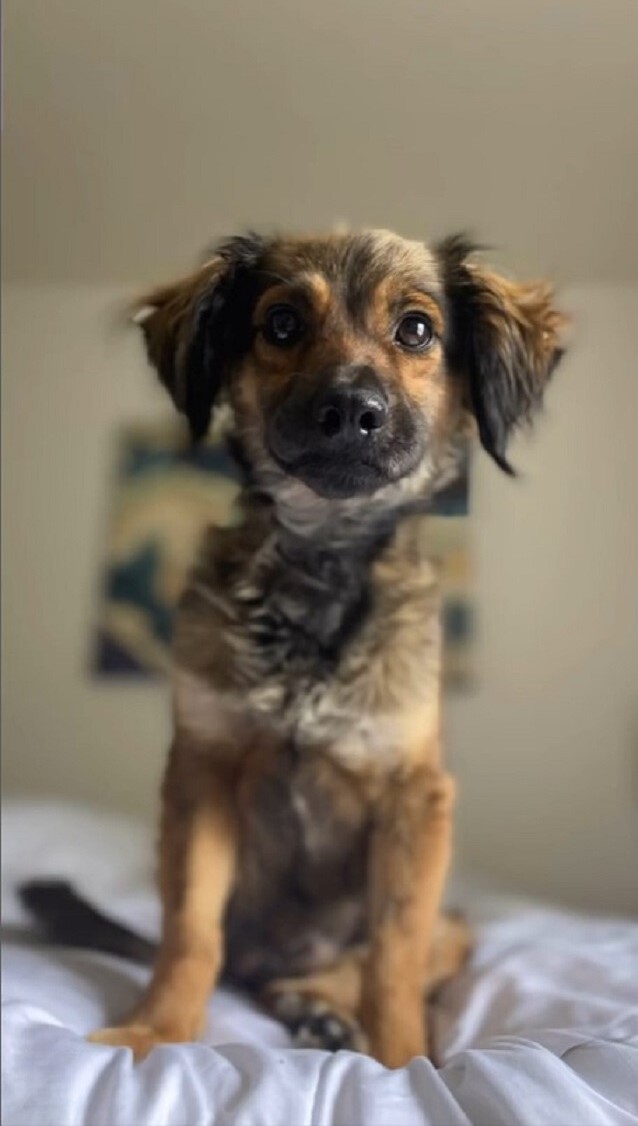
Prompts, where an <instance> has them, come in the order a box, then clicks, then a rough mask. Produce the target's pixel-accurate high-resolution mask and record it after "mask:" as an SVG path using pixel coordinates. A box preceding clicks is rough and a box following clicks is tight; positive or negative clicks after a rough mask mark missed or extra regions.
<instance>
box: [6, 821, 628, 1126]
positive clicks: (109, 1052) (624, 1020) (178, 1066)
mask: <svg viewBox="0 0 638 1126" xmlns="http://www.w3.org/2000/svg"><path fill="white" fill-rule="evenodd" d="M151 857H152V849H151V842H150V839H149V836H148V834H147V833H146V832H145V830H144V829H143V828H141V827H140V826H136V825H134V824H132V823H130V822H126V821H123V820H122V819H119V818H114V817H108V816H106V815H104V814H102V813H100V814H97V813H95V812H94V811H89V810H84V809H79V808H77V807H65V806H61V805H59V804H58V805H56V804H51V803H48V804H34V803H10V804H8V805H7V806H6V807H5V810H4V815H3V848H2V869H3V870H2V915H3V924H4V926H5V927H7V928H9V930H11V928H14V927H17V926H21V925H24V924H25V923H26V922H27V920H26V919H25V917H24V915H23V914H22V912H21V909H20V907H19V905H18V903H17V901H16V899H15V895H14V894H13V888H14V887H15V884H16V882H18V881H19V880H21V879H24V878H25V877H27V876H34V875H40V876H41V875H56V876H65V877H68V878H70V879H72V880H73V881H74V882H75V883H76V885H77V886H78V887H79V888H80V889H82V890H84V891H85V892H88V893H90V894H91V896H92V898H93V899H94V900H95V901H96V902H97V903H98V904H101V905H102V906H104V907H105V908H108V909H109V910H110V911H111V912H113V913H116V914H117V915H118V917H119V918H121V919H123V920H125V921H129V922H131V923H133V924H134V925H136V926H137V927H138V928H139V929H143V930H144V931H145V932H146V933H147V934H149V935H153V934H155V933H156V931H157V904H156V900H155V897H154V894H153V892H152V882H151V872H152V859H151ZM462 900H463V903H464V904H465V905H468V904H469V909H470V914H471V915H472V916H473V918H474V920H475V921H476V923H477V927H478V937H479V941H478V947H477V950H476V953H475V955H474V957H473V959H472V962H471V964H470V966H469V967H468V969H467V970H466V971H465V972H464V974H462V975H461V977H460V978H459V979H458V980H457V981H455V982H454V983H453V984H451V985H450V986H448V987H447V988H446V989H445V990H444V991H443V993H442V995H441V997H440V999H439V1002H438V1004H437V1006H436V1015H435V1029H436V1038H437V1042H438V1044H439V1048H440V1050H441V1051H442V1056H443V1060H444V1063H443V1066H442V1067H441V1069H440V1070H438V1071H437V1070H436V1069H435V1068H434V1067H433V1066H432V1065H431V1064H430V1063H429V1062H428V1061H427V1060H425V1059H416V1060H414V1061H413V1062H412V1063H411V1064H410V1065H409V1066H408V1067H406V1068H404V1069H402V1070H400V1071H387V1070H386V1069H385V1068H383V1067H381V1066H380V1065H379V1064H378V1063H376V1062H375V1061H373V1060H371V1059H368V1058H366V1057H363V1056H358V1055H355V1054H353V1053H349V1052H339V1053H337V1054H336V1055H334V1056H331V1055H329V1054H327V1053H325V1052H319V1051H313V1050H293V1049H291V1048H290V1047H289V1041H288V1037H287V1035H286V1033H285V1031H284V1030H283V1029H282V1028H281V1027H280V1026H279V1025H277V1024H276V1023H274V1022H273V1021H272V1020H270V1019H269V1018H268V1017H266V1016H265V1015H263V1014H262V1013H260V1012H258V1011H257V1010H256V1009H255V1008H254V1007H253V1006H251V1005H250V1004H249V1003H248V1002H247V1001H246V1000H245V999H244V998H241V997H238V996H235V995H233V994H232V993H230V992H229V991H227V990H219V991H218V993H217V994H216V996H215V998H214V999H213V1000H212V1002H211V1004H210V1010H209V1023H208V1028H207V1031H206V1034H205V1036H204V1038H203V1041H202V1042H201V1043H197V1044H188V1045H180V1046H177V1045H176V1046H166V1047H161V1048H158V1049H156V1050H155V1051H154V1052H153V1053H152V1054H151V1055H150V1056H149V1057H148V1059H146V1060H145V1061H144V1062H143V1063H141V1064H139V1065H137V1066H134V1065H133V1062H132V1059H131V1054H130V1052H129V1051H128V1050H126V1049H114V1048H108V1047H101V1046H96V1045H90V1044H88V1043H86V1041H85V1040H84V1035H85V1033H86V1032H88V1031H89V1030H90V1029H92V1028H94V1027H96V1026H99V1025H101V1024H103V1023H104V1022H109V1021H112V1020H113V1019H114V1018H116V1017H117V1016H118V1014H121V1013H122V1012H123V1011H124V1010H126V1008H127V1006H128V1005H129V1004H130V1003H131V1002H132V1000H133V998H134V997H135V995H136V994H137V991H138V989H139V986H140V984H141V983H142V981H143V980H144V979H145V976H146V971H144V970H142V969H139V968H137V967H134V966H132V965H129V964H128V963H125V962H122V961H118V960H117V959H114V958H109V957H107V956H101V955H96V954H90V953H87V952H81V951H73V950H53V949H50V948H44V947H42V946H39V945H37V944H34V943H32V942H30V941H29V940H28V938H27V939H25V940H19V939H13V940H11V941H7V942H6V943H5V946H4V951H3V965H2V970H3V1006H2V1047H3V1051H2V1094H3V1100H2V1107H3V1110H2V1122H3V1126H200V1124H201V1126H204V1124H206V1126H231V1124H232V1126H262V1124H263V1126H417V1124H418V1126H425V1124H433V1126H456V1124H457V1123H458V1124H461V1123H463V1124H464V1126H467V1124H468V1123H471V1124H473V1126H483V1124H485V1126H500V1124H503V1126H518V1124H520V1126H528V1124H529V1126H532V1124H533V1126H536V1124H543V1126H597V1124H613V1126H620V1124H628V1123H635V1124H638V924H637V923H636V922H634V921H630V920H623V919H610V918H589V917H583V916H579V915H576V914H571V913H567V912H563V911H557V910H552V909H550V908H546V907H542V906H537V905H534V904H529V903H522V902H514V901H512V900H509V899H504V898H502V897H494V896H493V895H492V896H489V897H486V896H485V894H484V893H481V894H480V895H476V894H474V895H472V894H470V893H469V892H468V891H467V889H466V893H465V895H464V896H462Z"/></svg>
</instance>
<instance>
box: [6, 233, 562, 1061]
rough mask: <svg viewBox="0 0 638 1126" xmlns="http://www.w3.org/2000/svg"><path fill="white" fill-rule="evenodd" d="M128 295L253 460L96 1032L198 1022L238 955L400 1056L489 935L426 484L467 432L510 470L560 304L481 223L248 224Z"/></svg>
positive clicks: (284, 1006) (193, 1032)
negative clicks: (456, 228) (461, 766)
mask: <svg viewBox="0 0 638 1126" xmlns="http://www.w3.org/2000/svg"><path fill="white" fill-rule="evenodd" d="M135 319H136V320H137V321H138V323H139V324H140V325H141V327H142V330H143V333H144V337H145V342H146V348H147V351H148V356H149V358H150V361H151V363H152V364H153V365H154V366H155V368H156V369H157V371H158V373H159V376H160V379H161V381H162V383H163V384H164V385H165V386H166V388H167V389H168V391H169V392H170V394H171V396H172V397H173V399H174V401H175V404H176V406H177V408H178V409H179V410H180V411H181V412H183V413H184V414H185V415H186V418H187V419H188V422H189V424H190V427H191V430H192V434H193V436H194V437H195V438H196V439H200V438H202V437H204V436H205V435H206V433H207V431H208V429H209V425H210V422H211V416H212V413H213V411H214V410H215V408H216V407H218V406H220V405H222V404H225V405H226V407H227V409H228V413H229V419H230V427H231V430H230V438H231V441H232V444H233V448H234V450H235V452H236V456H237V459H238V462H239V464H240V466H241V467H242V469H243V471H244V486H243V490H242V494H241V500H240V509H241V519H240V520H239V522H238V523H237V524H236V525H235V526H233V527H229V528H211V529H210V530H209V531H208V532H207V534H206V536H205V539H204V542H203V545H202V550H201V554H200V557H199V559H198V561H197V563H196V565H195V567H194V569H193V571H192V574H191V576H190V580H189V582H188V586H187V589H186V591H185V593H184V595H183V598H182V600H181V603H180V606H179V610H178V613H177V618H176V633H175V641H174V676H173V700H174V728H175V734H174V741H173V746H172V749H171V752H170V757H169V762H168V766H167V770H166V775H165V779H164V786H163V812H162V821H161V864H160V868H161V876H160V883H161V894H162V900H163V910H164V916H163V918H164V922H163V935H162V940H161V945H160V949H159V952H158V955H157V958H156V962H155V970H154V974H153V978H152V981H151V983H150V985H149V987H148V989H147V990H146V993H145V994H144V996H143V998H142V1000H141V1001H140V1003H139V1005H138V1006H137V1007H136V1009H135V1011H134V1012H133V1013H132V1014H131V1015H130V1016H129V1017H128V1018H127V1020H126V1021H125V1022H124V1023H123V1024H122V1025H120V1026H118V1027H116V1028H109V1029H105V1030H103V1031H101V1032H98V1033H96V1034H95V1035H94V1036H93V1037H92V1039H93V1040H95V1041H97V1042H99V1043H102V1044H114V1045H129V1046H130V1047H132V1048H133V1050H134V1052H135V1054H136V1055H138V1056H141V1055H144V1054H145V1053H146V1052H148V1050H149V1049H150V1048H152V1047H153V1045H155V1044H158V1043H163V1042H167V1041H185V1040H192V1039H193V1038H194V1037H196V1036H197V1035H198V1033H199V1032H200V1030H201V1028H202V1023H203V1020H204V1015H205V1006H206V1002H207V999H208V996H209V994H210V992H211V990H212V989H213V988H214V986H215V983H216V981H217V980H218V978H219V976H220V974H221V973H222V972H223V973H224V975H225V977H226V978H227V979H229V980H232V981H234V982H237V983H241V984H242V985H244V986H245V987H248V988H249V989H251V990H252V991H253V992H255V993H257V994H258V995H259V996H260V997H261V999H262V1000H263V1002H264V1003H265V1004H266V1005H267V1006H268V1008H269V1010H270V1011H271V1012H273V1013H274V1014H275V1015H276V1016H278V1017H279V1018H280V1019H282V1020H283V1021H284V1022H285V1023H287V1025H288V1026H289V1027H290V1028H291V1030H292V1031H293V1033H294V1037H295V1040H296V1042H297V1043H298V1044H304V1045H316V1046H323V1047H331V1048H335V1047H340V1046H343V1047H354V1048H358V1049H360V1050H363V1051H369V1052H370V1053H371V1054H372V1055H373V1056H375V1057H376V1058H377V1059H379V1060H381V1061H382V1062H383V1063H384V1064H386V1065H387V1066H389V1067H397V1066H400V1065H402V1064H405V1063H406V1062H407V1061H408V1060H410V1059H411V1058H412V1057H413V1056H416V1055H420V1054H423V1053H424V1052H427V1051H428V1037H427V1021H426V1007H425V995H426V994H427V993H428V992H429V991H431V990H432V989H433V988H434V987H435V986H436V985H438V984H439V983H440V982H441V981H442V980H444V979H445V978H446V977H448V976H450V975H451V974H453V973H454V972H455V971H456V970H457V969H458V968H459V966H460V965H461V964H462V962H463V960H464V958H465V957H466V954H467V951H468V947H469V939H468V934H467V930H466V928H465V926H464V924H463V923H462V922H461V921H460V920H458V919H455V918H453V917H450V916H444V915H442V914H441V913H440V906H441V899H442V894H443V890H444V884H445V880H446V873H447V870H448V865H449V861H450V853H451V848H452V843H451V835H452V816H453V807H454V783H453V780H452V778H451V777H450V776H449V775H448V774H447V773H446V772H445V769H444V766H443V761H442V754H441V736H440V727H441V716H440V669H441V640H440V622H439V602H438V596H437V583H436V576H435V574H434V571H433V568H432V566H431V565H430V563H429V562H428V535H427V519H426V515H427V509H428V506H429V505H430V503H431V500H432V497H433V496H434V494H435V493H436V492H437V491H439V490H441V489H442V488H443V487H444V486H445V485H447V484H449V483H450V481H452V480H453V479H454V477H455V476H456V475H457V474H458V472H459V468H460V466H461V463H462V459H463V457H464V452H465V450H466V444H467V440H468V438H470V437H471V436H472V434H473V433H478V437H479V439H480V442H481V443H482V445H483V447H484V448H485V450H486V451H487V452H488V454H490V455H491V457H492V458H493V459H494V460H495V461H496V463H497V464H498V465H499V466H500V467H501V468H502V469H504V470H505V471H506V472H511V468H510V465H509V463H508V461H507V454H506V447H507V442H508V438H509V436H510V434H511V432H512V430H513V429H514V428H515V427H516V426H517V425H518V424H520V423H522V422H525V421H528V420H529V419H530V418H531V416H532V415H533V413H534V411H535V409H536V408H537V407H538V406H539V405H540V403H541V399H542V395H543V390H544V387H545V385H546V382H547V380H548V378H549V376H550V375H551V373H552V371H553V369H554V367H555V365H556V363H557V361H558V359H559V357H560V355H561V339H560V338H561V334H562V330H563V326H564V324H565V318H564V317H563V316H562V314H561V313H560V312H558V311H557V310H556V308H555V307H554V305H553V303H552V292H551V288H550V287H549V286H547V285H545V284H517V283H515V282H513V281H510V280H506V279H505V278H504V277H502V276H501V275H499V274H498V273H496V272H494V271H493V270H491V269H488V268H487V267H486V266H484V265H482V264H480V263H479V262H477V261H476V259H475V256H474V248H473V247H472V245H471V244H469V243H468V242H467V241H466V240H465V239H463V238H458V237H457V238H451V239H448V240H446V241H444V242H443V243H441V244H439V245H436V246H434V247H432V248H431V249H430V248H427V247H426V246H424V245H423V244H422V243H420V242H410V241H406V240H404V239H402V238H400V237H398V236H396V235H394V234H390V233H388V232H385V231H365V232H363V233H339V234H334V235H330V236H328V237H317V238H296V237H286V238H284V237H259V236H256V235H255V236H253V235H249V236H246V237H237V238H232V239H230V240H228V241H226V242H224V243H222V244H221V245H220V246H219V247H218V249H217V250H216V252H215V253H214V255H213V256H212V257H211V258H210V260H209V261H207V262H206V263H205V265H203V266H202V267H201V268H200V269H199V270H196V271H195V272H194V273H193V274H192V275H191V276H190V277H188V278H186V279H185V280H183V281H180V282H178V283H177V284H175V285H169V286H166V287H163V288H160V289H157V290H155V291H154V292H152V293H150V294H148V295H146V296H145V297H144V298H143V300H141V301H140V303H139V306H138V307H137V310H136V317H135ZM35 898H36V900H37V895H36V896H35ZM26 899H27V901H28V899H29V896H28V893H27V895H26Z"/></svg>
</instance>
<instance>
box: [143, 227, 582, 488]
mask: <svg viewBox="0 0 638 1126" xmlns="http://www.w3.org/2000/svg"><path fill="white" fill-rule="evenodd" d="M473 251H474V247H473V246H472V245H471V244H470V243H468V242H467V241H466V240H464V239H462V238H451V239H448V240H446V241H444V242H443V243H441V244H439V245H436V246H434V247H432V248H431V249H429V248H428V247H426V246H425V245H423V244H422V243H419V242H410V241H407V240H405V239H402V238H400V237H398V236H397V235H393V234H390V233H388V232H386V231H366V232H363V233H347V234H334V235H330V236H327V237H323V238H284V237H272V238H262V237H259V236H252V235H251V236H247V237H238V238H234V239H230V240H228V241H226V242H224V243H222V244H221V245H220V246H219V247H218V248H217V250H216V252H215V254H214V255H213V256H212V257H211V259H210V260H209V261H208V262H207V263H206V264H205V265H204V266H202V267H201V269H199V270H197V271H196V272H195V273H194V274H192V275H191V276H190V277H188V278H186V279H185V280H183V281H181V282H178V283H177V284H175V285H172V286H167V287H165V288H161V289H158V290H156V291H154V292H153V293H151V294H149V295H147V296H146V297H145V298H144V299H143V300H142V301H141V302H140V304H139V306H138V307H137V315H136V319H137V320H138V321H139V322H140V323H141V325H142V328H143V331H144V335H145V339H146V346H147V351H148V355H149V358H150V360H151V362H152V363H153V364H154V366H155V367H156V368H157V370H158V372H159V375H160V378H161V380H162V382H163V383H164V384H165V386H166V387H167V388H168V390H169V392H170V393H171V395H172V397H173V399H174V401H175V404H176V406H177V407H178V409H179V410H180V411H182V412H183V413H184V414H185V415H186V417H187V419H188V421H189V424H190V427H191V431H192V434H193V436H194V437H195V438H201V437H203V436H204V435H205V434H206V432H207V430H208V427H209V424H210V420H211V414H212V411H213V409H214V407H215V406H216V405H217V404H218V403H220V402H222V401H227V402H229V403H230V405H231V407H232V412H233V415H234V420H235V427H236V436H237V438H238V441H239V444H240V447H241V449H242V451H243V455H244V457H245V459H246V461H247V463H248V465H249V467H250V470H251V472H252V474H253V475H254V477H255V478H256V479H257V481H258V483H259V484H260V485H261V486H262V487H266V488H267V489H268V490H269V491H271V492H272V493H273V494H275V493H276V491H277V489H278V488H285V487H288V488H290V486H291V484H294V486H295V488H296V490H297V494H298V495H299V497H300V498H301V499H302V500H303V497H304V496H306V498H308V497H312V498H314V499H315V500H316V499H317V498H318V497H323V498H330V499H331V500H334V498H356V497H360V498H363V497H371V496H375V497H381V498H383V499H387V500H388V502H391V501H392V499H394V498H396V499H397V500H401V499H405V500H408V499H410V498H416V497H421V496H428V495H430V494H431V493H432V492H434V491H435V490H436V488H438V487H440V486H441V484H443V483H446V482H447V481H448V480H449V479H450V477H451V476H453V475H454V472H455V470H456V468H457V466H458V462H459V459H460V457H461V455H462V451H463V448H464V445H465V439H466V438H467V436H468V435H469V434H471V433H472V431H478V435H479V437H480V441H481V443H482V445H483V446H484V448H485V449H486V450H487V452H488V453H489V454H490V455H491V456H492V457H493V458H494V460H495V461H496V463H497V464H498V465H499V466H500V467H501V468H502V469H504V470H505V471H506V472H511V467H510V465H509V462H508V460H507V444H508V439H509V437H510V435H511V433H512V431H513V430H514V429H515V428H516V427H517V426H518V425H519V424H521V423H523V422H526V421H529V420H530V419H531V417H532V416H533V414H534V411H535V410H536V408H537V407H538V406H539V405H540V403H541V400H542V395H543V390H544V388H545V385H546V383H547V380H548V378H549V376H550V375H551V373H552V371H553V369H554V367H555V366H556V363H557V361H558V360H559V358H560V356H561V340H560V337H561V331H562V329H563V326H564V324H565V318H564V317H563V316H562V314H561V313H559V312H558V311H557V310H556V308H555V307H554V305H553V303H552V292H551V288H550V287H549V286H548V285H545V284H518V283H515V282H513V281H510V280H507V279H506V278H505V277H503V276H501V275H499V274H498V273H496V272H494V271H493V270H491V269H488V268H487V267H485V266H483V265H481V264H478V263H477V262H476V261H475V260H474V255H473Z"/></svg>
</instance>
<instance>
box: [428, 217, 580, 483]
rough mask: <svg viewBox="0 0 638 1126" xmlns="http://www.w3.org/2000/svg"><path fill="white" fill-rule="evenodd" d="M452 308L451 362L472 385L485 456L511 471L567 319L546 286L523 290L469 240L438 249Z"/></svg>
mask: <svg viewBox="0 0 638 1126" xmlns="http://www.w3.org/2000/svg"><path fill="white" fill-rule="evenodd" d="M436 249H437V254H438V256H439V260H440V262H441V265H442V269H443V276H444V281H445V287H446V292H447V296H448V302H449V318H450V321H449V332H448V341H447V349H448V362H449V364H450V367H451V368H452V370H454V371H457V372H459V373H461V374H463V375H465V377H466V379H467V380H468V391H469V404H470V406H471V410H472V412H473V414H474V416H475V418H476V422H477V426H478V431H479V437H480V440H481V443H482V445H483V447H484V449H485V450H486V451H487V453H488V454H489V455H490V456H491V457H492V458H493V459H494V461H495V462H496V464H497V465H498V466H499V467H500V468H501V469H502V470H503V471H504V472H505V473H509V474H510V475H514V470H513V468H512V466H511V465H510V463H509V461H508V460H507V456H506V450H507V444H508V440H509V438H510V436H511V434H512V432H513V430H514V429H515V428H516V427H517V426H520V425H522V424H525V423H528V422H530V421H531V420H532V418H533V416H534V414H535V413H536V411H537V410H538V409H539V408H540V406H541V404H542V400H543V391H544V389H545V385H546V383H547V381H548V379H549V377H550V376H551V374H552V372H553V371H554V369H555V368H556V365H557V364H558V362H559V360H560V358H561V356H562V354H563V349H562V348H561V347H560V334H561V330H562V329H563V328H564V327H565V325H566V323H567V320H566V318H565V317H564V316H563V314H562V313H560V312H559V311H558V310H557V309H556V308H554V306H553V300H552V299H553V294H552V289H551V287H550V286H549V285H547V284H545V283H529V284H518V283H515V282H512V281H509V280H508V279H507V278H505V277H502V276H501V275H499V274H497V273H495V272H494V271H492V270H490V269H488V268H487V267H483V266H478V265H475V264H473V263H472V261H471V257H472V255H473V254H474V253H475V252H476V251H477V250H479V249H482V248H481V247H479V246H478V245H477V244H475V243H473V242H472V241H471V240H470V239H468V238H467V237H466V236H464V235H455V236H452V237H451V238H448V239H445V240H444V242H442V243H440V244H439V246H438V247H437V248H436Z"/></svg>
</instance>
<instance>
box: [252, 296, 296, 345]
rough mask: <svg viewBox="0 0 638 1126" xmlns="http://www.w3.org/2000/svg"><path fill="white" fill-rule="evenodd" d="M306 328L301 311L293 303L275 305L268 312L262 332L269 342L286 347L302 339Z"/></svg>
mask: <svg viewBox="0 0 638 1126" xmlns="http://www.w3.org/2000/svg"><path fill="white" fill-rule="evenodd" d="M304 328H305V325H304V323H303V321H302V319H301V317H300V316H299V313H298V312H297V310H296V309H293V307H292V305H273V307H272V309H269V310H268V312H267V313H266V319H265V321H264V324H263V328H262V333H263V335H264V338H265V339H266V340H267V341H268V343H269V344H274V345H275V346H276V347H279V348H286V347H288V346H289V345H291V344H296V343H297V341H298V340H300V339H301V337H302V336H303V333H304Z"/></svg>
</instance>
